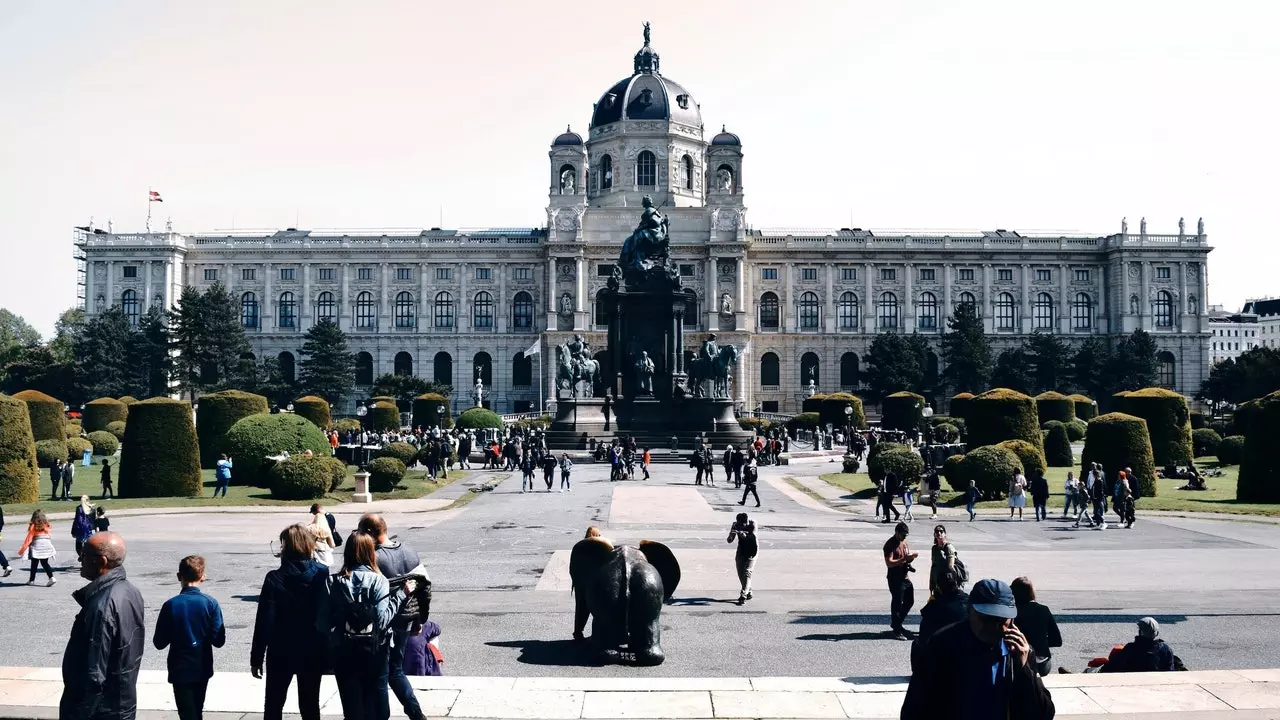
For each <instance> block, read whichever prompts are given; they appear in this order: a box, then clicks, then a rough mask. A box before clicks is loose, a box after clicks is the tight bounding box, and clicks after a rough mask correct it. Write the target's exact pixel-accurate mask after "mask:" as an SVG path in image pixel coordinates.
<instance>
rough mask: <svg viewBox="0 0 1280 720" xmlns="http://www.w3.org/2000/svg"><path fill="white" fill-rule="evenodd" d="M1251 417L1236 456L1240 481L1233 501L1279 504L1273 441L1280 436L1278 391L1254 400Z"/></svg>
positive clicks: (1277, 464) (1279, 481) (1277, 461)
mask: <svg viewBox="0 0 1280 720" xmlns="http://www.w3.org/2000/svg"><path fill="white" fill-rule="evenodd" d="M1254 403H1255V410H1254V417H1253V418H1251V419H1250V421H1249V422H1250V426H1249V434H1248V435H1246V436H1245V440H1244V454H1243V455H1242V456H1241V457H1240V479H1239V480H1238V481H1237V483H1236V500H1238V501H1240V502H1254V503H1275V502H1280V459H1277V458H1276V454H1275V442H1276V438H1277V437H1280V391H1276V392H1273V393H1271V394H1269V395H1266V396H1264V397H1261V398H1258V399H1257V400H1255V401H1254Z"/></svg>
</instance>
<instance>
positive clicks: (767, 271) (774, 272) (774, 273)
mask: <svg viewBox="0 0 1280 720" xmlns="http://www.w3.org/2000/svg"><path fill="white" fill-rule="evenodd" d="M760 279H761V280H777V279H778V268H760Z"/></svg>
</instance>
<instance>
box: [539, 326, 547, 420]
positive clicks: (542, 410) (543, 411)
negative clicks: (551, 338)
mask: <svg viewBox="0 0 1280 720" xmlns="http://www.w3.org/2000/svg"><path fill="white" fill-rule="evenodd" d="M538 344H539V345H541V344H542V336H538ZM545 402H546V401H545V400H544V399H543V396H542V348H538V415H545V414H546V412H547V410H546V405H545Z"/></svg>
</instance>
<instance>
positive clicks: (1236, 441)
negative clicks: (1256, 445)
mask: <svg viewBox="0 0 1280 720" xmlns="http://www.w3.org/2000/svg"><path fill="white" fill-rule="evenodd" d="M1242 457H1244V436H1243V435H1230V436H1228V437H1224V438H1222V442H1220V443H1218V462H1220V463H1222V464H1223V465H1239V464H1240V459H1241V458H1242Z"/></svg>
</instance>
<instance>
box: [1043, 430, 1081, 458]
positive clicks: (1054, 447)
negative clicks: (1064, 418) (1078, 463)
mask: <svg viewBox="0 0 1280 720" xmlns="http://www.w3.org/2000/svg"><path fill="white" fill-rule="evenodd" d="M1044 427H1045V430H1047V431H1048V432H1047V433H1045V436H1044V461H1045V464H1046V465H1048V466H1049V467H1074V466H1075V457H1074V456H1072V454H1071V437H1070V436H1069V435H1068V433H1067V425H1066V423H1062V422H1058V421H1057V420H1050V421H1049V422H1047V423H1045V424H1044Z"/></svg>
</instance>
